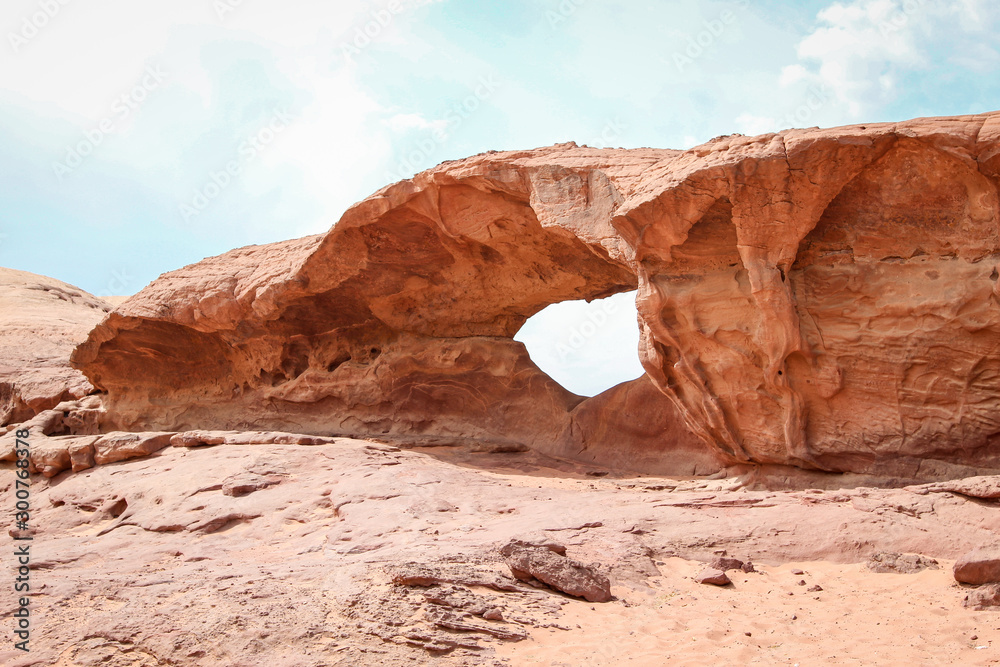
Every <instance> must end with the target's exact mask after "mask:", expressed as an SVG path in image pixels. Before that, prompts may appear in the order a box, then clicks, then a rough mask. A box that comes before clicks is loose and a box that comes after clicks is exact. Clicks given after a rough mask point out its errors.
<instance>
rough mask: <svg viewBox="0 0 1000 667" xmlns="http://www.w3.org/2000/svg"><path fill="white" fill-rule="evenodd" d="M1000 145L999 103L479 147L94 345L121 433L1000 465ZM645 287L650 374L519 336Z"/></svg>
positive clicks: (908, 476) (902, 472)
mask: <svg viewBox="0 0 1000 667" xmlns="http://www.w3.org/2000/svg"><path fill="white" fill-rule="evenodd" d="M998 156H1000V114H997V113H994V114H984V115H979V116H962V117H956V118H939V119H920V120H914V121H908V122H903V123H892V124H871V125H865V126H851V127H841V128H833V129H810V130H788V131H785V132H782V133H780V134H768V135H763V136H759V137H744V136H739V135H734V136H729V137H720V138H718V139H715V140H713V141H711V142H709V143H707V144H704V145H702V146H698V147H696V148H693V149H690V150H687V151H675V150H654V149H637V150H629V151H626V150H599V149H591V148H581V147H578V146H576V145H575V144H561V145H557V146H553V147H550V148H544V149H538V150H533V151H518V152H498V153H497V152H495V153H488V154H484V155H478V156H475V157H471V158H468V159H466V160H460V161H454V162H449V163H446V164H443V165H441V166H439V167H436V168H434V169H431V170H428V171H426V172H423V173H421V174H418V175H416V176H415V177H414V178H413V179H411V180H407V181H403V182H400V183H396V184H394V185H391V186H388V187H386V188H384V189H382V190H380V191H379V192H377V193H375V194H374V195H372V196H371V197H370V198H368V199H366V200H364V201H362V202H360V203H358V204H357V205H355V206H353V207H352V208H351V209H350V210H348V211H347V212H346V213H345V214H344V216H343V218H342V219H341V220H340V221H339V222H338V223H337V224H336V225H335V226H334V228H333V229H332V230H330V232H329V233H327V234H325V235H323V236H315V237H309V238H305V239H300V240H296V241H288V242H284V243H278V244H272V245H268V246H258V247H250V248H243V249H240V250H235V251H232V252H230V253H227V254H225V255H222V256H219V257H215V258H211V259H207V260H205V261H203V262H200V263H198V264H195V265H192V266H189V267H186V268H184V269H181V270H179V271H174V272H172V273H169V274H166V275H164V276H163V277H161V278H160V279H159V280H158V281H156V282H155V283H153V284H152V285H150V286H149V287H147V288H146V289H145V290H143V292H141V293H140V294H139V295H137V296H135V297H133V298H132V299H130V300H129V301H128V302H127V303H125V304H123V305H122V306H121V307H120V308H119V309H118V310H117V311H115V312H114V313H112V314H111V315H110V316H109V317H108V318H107V320H106V321H105V322H103V323H102V324H101V325H100V326H98V327H97V328H96V329H95V330H94V331H93V332H92V333H91V335H90V337H89V339H88V340H87V341H86V342H85V343H84V344H83V345H81V346H80V347H79V348H78V349H77V351H76V353H75V354H74V363H75V364H76V366H77V367H78V368H80V369H82V370H83V371H84V372H85V373H86V375H87V376H88V377H89V378H90V380H91V381H92V382H93V383H94V385H95V386H96V387H98V388H100V389H101V390H103V391H106V392H107V399H108V409H109V414H108V418H107V421H106V427H107V428H127V429H133V428H140V429H141V428H149V429H164V430H178V431H179V430H188V429H192V428H224V429H241V428H245V427H246V426H248V425H252V427H253V428H274V429H282V430H292V431H306V432H309V433H315V434H327V435H329V434H335V435H362V436H378V437H383V438H389V439H397V440H400V441H407V442H432V441H433V442H437V443H441V442H443V441H444V442H447V441H451V442H465V441H470V440H471V441H479V442H495V443H501V444H503V445H504V446H510V443H513V444H514V445H516V444H521V445H529V446H531V447H534V448H536V449H538V450H540V451H549V452H552V453H555V454H558V455H560V456H566V455H569V456H580V457H581V458H582V459H583V460H588V461H591V462H594V463H599V464H600V465H601V466H605V465H606V463H609V462H614V463H616V464H622V465H625V466H626V467H631V465H629V464H630V463H631V462H632V461H637V462H639V463H638V465H641V466H642V467H643V468H647V467H650V466H652V467H655V468H656V469H657V471H658V472H661V473H669V472H676V473H678V474H679V473H680V472H681V470H686V471H687V473H686V474H689V473H690V472H691V471H692V470H697V471H698V472H700V473H712V472H715V471H716V470H718V469H721V468H722V467H724V466H726V465H735V464H741V463H752V464H778V465H796V466H801V467H804V468H814V469H820V470H830V471H850V472H856V473H864V474H869V475H874V476H879V477H883V478H891V479H898V480H916V479H923V480H939V479H947V478H954V477H961V476H968V475H969V474H970V473H969V470H970V466H972V467H975V468H976V469H978V470H979V471H980V472H981V471H984V470H987V471H988V470H1000V450H997V448H996V447H993V446H992V445H991V443H993V439H995V434H996V433H998V432H1000V409H998V408H1000V404H998V402H1000V399H998V398H997V397H998V396H1000V355H997V353H996V347H995V345H994V342H995V339H996V337H997V335H998V334H1000V306H998V300H997V296H998V295H1000V286H998V285H1000V282H998V278H997V274H998V269H997V265H998V259H1000V232H998V217H1000V195H998V189H997V187H998V180H1000V157H998ZM636 287H638V297H637V306H638V309H639V320H640V321H639V327H640V333H641V343H640V350H639V355H640V359H641V361H642V363H643V365H644V367H645V369H646V371H647V374H648V378H649V379H648V380H647V379H641V380H637V381H636V384H634V388H633V387H632V386H628V387H623V388H621V387H620V388H616V389H613V390H611V392H610V393H606V395H602V396H598V397H595V398H593V399H588V400H586V401H584V400H583V399H581V398H580V397H577V396H573V395H572V394H570V393H569V392H566V391H565V390H563V389H562V388H561V387H559V386H558V385H556V384H555V383H554V382H552V381H551V380H550V379H549V378H548V377H547V376H545V375H544V373H542V372H541V371H539V370H538V369H537V368H536V367H535V366H534V364H532V363H531V361H530V360H529V359H528V358H527V355H526V354H525V351H524V349H523V348H522V347H521V346H520V345H519V344H516V343H513V342H512V341H511V340H510V338H511V336H512V335H513V334H514V333H515V332H516V331H517V329H518V328H519V327H520V326H521V324H522V323H523V322H524V321H525V319H526V318H527V317H529V316H530V315H532V314H533V313H535V312H537V311H538V310H539V309H541V308H542V307H544V306H545V305H547V304H550V303H553V302H556V301H560V300H565V299H579V298H588V299H591V298H596V297H601V296H605V295H608V294H612V293H615V292H620V291H624V290H629V289H634V288H636ZM140 351H141V352H140ZM650 381H651V382H652V384H653V386H655V387H656V388H657V389H658V390H659V391H660V392H661V393H662V394H663V395H664V396H665V397H666V399H667V401H663V399H661V398H659V396H656V395H654V394H652V393H651V392H649V391H648V383H649V382H650ZM644 383H645V384H644ZM645 397H650V398H649V400H647V399H646V398H645ZM642 404H648V405H650V408H651V409H649V410H646V411H643V410H640V409H638V408H637V407H636V406H637V405H642ZM621 415H627V418H622V416H621ZM619 424H620V425H621V427H620V428H619V427H618V425H619ZM692 436H693V437H692Z"/></svg>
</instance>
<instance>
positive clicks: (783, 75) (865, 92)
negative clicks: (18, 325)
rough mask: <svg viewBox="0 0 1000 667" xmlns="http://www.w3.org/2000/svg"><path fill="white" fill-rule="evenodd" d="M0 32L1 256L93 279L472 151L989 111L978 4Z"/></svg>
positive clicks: (682, 140)
mask: <svg viewBox="0 0 1000 667" xmlns="http://www.w3.org/2000/svg"><path fill="white" fill-rule="evenodd" d="M0 32H2V33H3V36H4V39H3V42H2V43H0V183H2V185H0V265H2V266H8V267H13V268H18V269H23V270H27V271H32V272H35V273H41V274H45V275H50V276H53V277H55V278H59V279H61V280H65V281H67V282H70V283H73V284H76V285H78V286H80V287H82V288H84V289H86V290H89V291H91V292H93V293H95V294H129V293H133V292H136V291H138V290H139V289H141V288H142V287H143V286H144V285H145V284H146V283H148V282H149V281H151V280H153V279H154V278H155V277H156V276H157V275H159V274H160V273H162V272H164V271H168V270H171V269H174V268H177V267H179V266H183V265H185V264H188V263H191V262H195V261H198V260H199V259H201V258H203V257H205V256H209V255H214V254H218V253H220V252H224V251H226V250H229V249H231V248H233V247H238V246H241V245H246V244H250V243H265V242H270V241H276V240H280V239H285V238H291V237H296V236H301V235H304V234H309V233H315V232H319V231H323V230H326V229H328V228H329V227H330V226H331V225H332V224H333V223H334V222H335V221H336V220H337V219H338V218H339V216H340V214H341V213H342V212H343V211H344V209H346V208H347V207H348V206H349V205H350V204H351V203H353V202H355V201H357V200H359V199H362V198H364V197H365V196H367V195H368V194H370V193H371V192H373V191H374V190H376V189H378V188H379V187H381V186H383V185H385V184H386V183H387V182H389V181H391V180H394V179H396V178H402V177H406V176H409V175H411V174H412V173H413V172H414V171H418V170H421V169H425V168H428V167H431V166H433V165H434V164H437V163H438V162H441V161H443V160H447V159H454V158H460V157H464V156H467V155H470V154H474V153H478V152H481V151H485V150H490V149H498V150H502V149H516V148H528V147H535V146H543V145H549V144H553V143H557V142H562V141H568V140H575V141H577V142H578V143H586V144H590V145H597V146H602V145H609V146H622V147H639V146H658V147H672V148H684V147H689V146H692V145H695V144H697V143H701V142H703V141H706V140H708V139H710V138H711V137H713V136H716V135H719V134H728V133H731V132H743V133H745V134H754V133H760V132H766V131H770V130H776V129H781V128H785V127H789V126H805V127H808V126H812V125H819V126H832V125H840V124H846V123H854V122H875V121H892V120H902V119H906V118H911V117H917V116H926V115H952V114H963V113H979V112H983V111H991V110H996V109H998V108H1000V102H998V101H997V100H998V99H1000V76H998V74H1000V51H998V39H997V37H996V35H997V34H1000V8H998V7H997V4H996V3H995V2H991V1H990V0H958V1H952V2H934V1H932V0H905V2H904V1H903V0H850V1H844V2H824V1H814V0H811V1H807V2H795V3H792V2H777V1H775V0H733V1H731V2H707V1H706V2H644V1H635V2H624V1H613V0H509V1H504V2H499V1H494V2H482V1H475V0H378V1H373V2H353V1H350V0H341V1H339V2H336V3H332V2H328V1H321V0H286V1H285V2H282V3H274V2H268V3H265V2H264V1H263V0H172V1H171V2H170V3H138V2H135V1H134V0H92V1H90V2H83V1H82V0H5V2H4V3H3V8H2V9H0ZM366 32H367V35H366ZM83 153H85V154H83ZM624 311H627V308H623V309H616V313H618V314H617V317H619V318H621V321H628V319H629V317H631V318H633V320H632V321H633V322H634V312H633V313H631V314H630V313H628V312H624ZM541 319H542V320H544V319H545V318H544V317H543V318H541ZM550 319H551V322H549V321H546V322H545V323H544V326H542V331H543V332H546V333H545V335H544V336H542V337H543V338H544V337H548V338H550V339H552V338H553V336H552V335H551V332H552V330H553V329H554V328H559V327H561V331H563V332H564V333H565V330H566V326H565V319H566V316H555V317H552V318H550ZM609 335H610V334H609ZM595 338H600V336H596V337H595ZM624 343H627V344H621V345H617V346H613V345H612V347H621V348H623V349H624V350H625V352H627V353H633V352H634V345H633V346H632V347H631V349H629V346H630V345H632V341H631V340H628V341H624ZM594 344H595V345H597V344H598V343H594ZM600 345H602V346H603V347H602V349H604V348H606V347H608V346H609V345H610V343H608V342H606V341H605V342H603V343H600ZM551 351H552V350H549V352H551ZM533 354H535V353H534V352H533ZM580 355H582V356H581V357H580V358H579V359H578V360H577V361H578V362H579V361H582V360H583V359H584V358H586V357H593V356H595V354H594V353H593V352H592V351H588V350H587V349H583V350H582V351H581V352H580ZM597 356H600V355H597ZM626 356H627V355H626ZM631 356H632V358H631V359H630V360H626V359H625V357H624V356H622V358H621V360H620V363H617V365H616V362H614V361H611V362H606V363H604V365H603V366H602V368H604V369H605V371H607V372H603V374H602V373H597V375H596V376H595V375H594V373H593V372H592V371H590V372H583V371H573V373H575V374H576V376H578V377H582V376H587V377H588V378H590V379H591V380H595V378H596V379H599V380H600V382H597V384H608V383H609V382H612V381H613V380H615V379H616V378H618V379H625V376H627V375H629V374H634V373H636V372H637V371H636V369H637V365H636V364H635V361H634V354H632V355H631ZM626 361H628V363H626ZM629 364H631V365H629ZM571 365H572V364H571ZM608 369H610V370H608ZM616 369H624V370H616ZM612 371H614V372H612ZM615 373H617V375H615ZM605 376H606V377H605ZM595 381H596V380H595ZM567 382H568V383H569V384H572V382H573V380H572V379H570V380H569V381H567ZM587 391H588V392H590V391H591V389H587Z"/></svg>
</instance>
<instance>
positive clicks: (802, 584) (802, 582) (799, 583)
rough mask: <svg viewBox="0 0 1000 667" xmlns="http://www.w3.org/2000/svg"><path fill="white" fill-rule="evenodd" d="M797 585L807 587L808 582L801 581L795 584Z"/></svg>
mask: <svg viewBox="0 0 1000 667" xmlns="http://www.w3.org/2000/svg"><path fill="white" fill-rule="evenodd" d="M795 585H796V586H805V585H806V580H805V579H799V580H798V581H797V582H795Z"/></svg>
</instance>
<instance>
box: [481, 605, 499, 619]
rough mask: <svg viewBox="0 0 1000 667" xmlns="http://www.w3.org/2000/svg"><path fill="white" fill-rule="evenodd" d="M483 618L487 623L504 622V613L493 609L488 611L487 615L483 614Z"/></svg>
mask: <svg viewBox="0 0 1000 667" xmlns="http://www.w3.org/2000/svg"><path fill="white" fill-rule="evenodd" d="M483 618H485V619H486V620H487V621H502V620H503V612H502V611H500V610H499V609H497V608H496V607H494V608H493V609H487V610H486V613H484V614H483Z"/></svg>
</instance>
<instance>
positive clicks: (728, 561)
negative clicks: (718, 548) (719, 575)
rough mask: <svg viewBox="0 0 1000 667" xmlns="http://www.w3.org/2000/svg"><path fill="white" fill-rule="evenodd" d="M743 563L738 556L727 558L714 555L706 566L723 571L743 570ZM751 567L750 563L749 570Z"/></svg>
mask: <svg viewBox="0 0 1000 667" xmlns="http://www.w3.org/2000/svg"><path fill="white" fill-rule="evenodd" d="M745 565H746V563H744V562H743V561H741V560H740V559H739V558H729V557H727V556H716V557H715V558H713V559H712V561H711V562H710V563H709V564H708V566H709V567H710V568H712V569H713V570H722V571H723V572H725V571H726V570H743V567H744V566H745ZM752 567H753V566H752V565H751V570H750V571H752Z"/></svg>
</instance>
